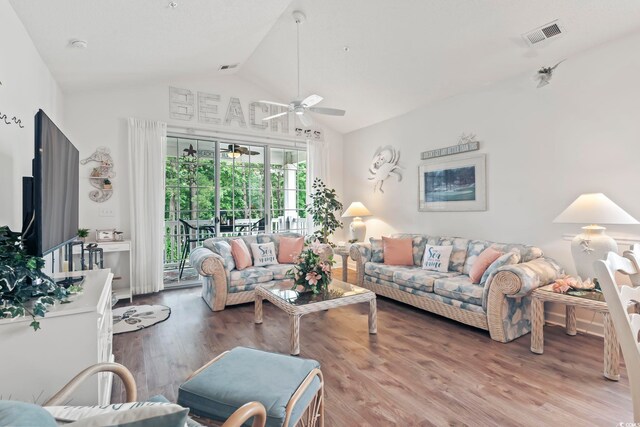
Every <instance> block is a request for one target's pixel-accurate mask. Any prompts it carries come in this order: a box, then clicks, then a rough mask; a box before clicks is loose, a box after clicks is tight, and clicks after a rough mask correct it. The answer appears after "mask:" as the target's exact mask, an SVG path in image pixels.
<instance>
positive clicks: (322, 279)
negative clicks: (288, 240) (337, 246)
mask: <svg viewBox="0 0 640 427" xmlns="http://www.w3.org/2000/svg"><path fill="white" fill-rule="evenodd" d="M294 261H295V262H294V266H293V268H292V269H291V270H289V271H287V277H288V278H290V279H292V280H293V283H294V286H293V289H294V290H298V291H300V290H303V291H311V292H313V293H314V294H319V293H321V292H325V291H326V290H327V286H329V283H331V267H332V266H333V264H334V263H335V261H334V260H333V254H332V253H331V251H328V250H327V248H326V247H323V246H322V245H321V244H318V243H313V244H311V245H310V246H307V248H306V249H305V250H303V251H302V252H301V253H300V255H298V256H297V257H296V258H295V259H294Z"/></svg>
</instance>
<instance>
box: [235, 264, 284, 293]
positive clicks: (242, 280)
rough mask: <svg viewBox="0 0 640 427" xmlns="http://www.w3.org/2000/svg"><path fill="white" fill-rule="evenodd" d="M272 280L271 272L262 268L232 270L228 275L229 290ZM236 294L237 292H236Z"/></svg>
mask: <svg viewBox="0 0 640 427" xmlns="http://www.w3.org/2000/svg"><path fill="white" fill-rule="evenodd" d="M271 280H273V271H271V270H267V269H266V268H264V267H248V268H245V269H244V270H232V271H231V272H230V273H229V288H238V287H240V286H247V285H253V284H258V283H264V282H269V281H271ZM236 292H237V291H236Z"/></svg>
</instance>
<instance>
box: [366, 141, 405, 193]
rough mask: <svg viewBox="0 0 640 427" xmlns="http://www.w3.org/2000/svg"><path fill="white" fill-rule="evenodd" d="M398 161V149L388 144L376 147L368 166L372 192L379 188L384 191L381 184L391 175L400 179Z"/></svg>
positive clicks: (400, 173) (400, 167)
mask: <svg viewBox="0 0 640 427" xmlns="http://www.w3.org/2000/svg"><path fill="white" fill-rule="evenodd" d="M399 162H400V150H396V149H395V148H393V147H392V146H390V145H385V146H384V147H378V149H377V150H376V152H375V153H374V155H373V159H372V160H371V166H370V167H369V178H368V179H369V180H370V181H373V192H374V193H375V192H376V191H378V190H380V192H381V193H384V190H383V189H382V185H383V184H384V181H385V180H387V179H389V177H391V175H394V176H395V177H396V178H398V182H400V181H402V166H400V165H399V164H398V163H399Z"/></svg>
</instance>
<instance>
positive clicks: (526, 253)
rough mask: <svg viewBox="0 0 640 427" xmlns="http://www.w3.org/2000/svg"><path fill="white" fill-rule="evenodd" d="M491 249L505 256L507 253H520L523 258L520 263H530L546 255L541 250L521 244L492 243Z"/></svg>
mask: <svg viewBox="0 0 640 427" xmlns="http://www.w3.org/2000/svg"><path fill="white" fill-rule="evenodd" d="M491 247H492V248H495V249H497V250H499V251H500V252H504V253H505V254H506V253H507V252H518V253H519V254H520V258H521V260H520V262H529V261H531V260H534V259H536V258H540V257H541V256H542V255H544V254H543V253H542V249H540V248H537V247H535V246H529V245H522V244H519V243H492V244H491Z"/></svg>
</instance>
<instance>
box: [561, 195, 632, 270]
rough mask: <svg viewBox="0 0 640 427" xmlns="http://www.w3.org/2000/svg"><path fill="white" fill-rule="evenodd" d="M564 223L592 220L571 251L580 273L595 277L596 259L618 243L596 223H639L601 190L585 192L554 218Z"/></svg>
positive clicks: (577, 238)
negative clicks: (598, 191)
mask: <svg viewBox="0 0 640 427" xmlns="http://www.w3.org/2000/svg"><path fill="white" fill-rule="evenodd" d="M553 222H555V223H562V224H590V225H587V226H584V227H582V233H580V234H578V235H577V236H576V237H574V238H573V240H572V241H571V255H572V256H573V262H574V264H575V266H576V270H577V272H578V276H580V277H582V278H585V279H587V278H593V277H595V270H594V268H593V263H594V262H595V261H597V260H603V259H606V257H607V253H608V252H610V251H613V252H616V253H617V252H618V244H617V243H616V241H615V240H613V239H612V238H611V237H609V236H607V235H606V234H605V233H604V231H605V230H606V228H605V227H602V226H599V225H597V224H621V225H622V224H625V225H628V224H640V223H639V222H638V221H637V220H636V219H635V218H634V217H632V216H631V215H629V214H628V213H627V212H625V211H624V209H622V208H621V207H620V206H618V205H616V204H615V203H614V202H612V201H611V199H609V198H608V197H607V196H605V195H604V194H602V193H588V194H582V195H581V196H580V197H578V198H577V199H576V200H575V201H574V202H573V203H571V204H570V205H569V207H568V208H566V209H565V210H564V211H562V213H561V214H560V215H558V216H557V217H556V219H554V220H553Z"/></svg>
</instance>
